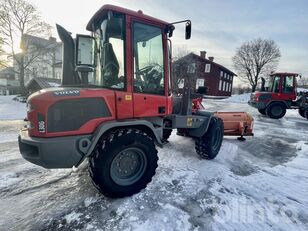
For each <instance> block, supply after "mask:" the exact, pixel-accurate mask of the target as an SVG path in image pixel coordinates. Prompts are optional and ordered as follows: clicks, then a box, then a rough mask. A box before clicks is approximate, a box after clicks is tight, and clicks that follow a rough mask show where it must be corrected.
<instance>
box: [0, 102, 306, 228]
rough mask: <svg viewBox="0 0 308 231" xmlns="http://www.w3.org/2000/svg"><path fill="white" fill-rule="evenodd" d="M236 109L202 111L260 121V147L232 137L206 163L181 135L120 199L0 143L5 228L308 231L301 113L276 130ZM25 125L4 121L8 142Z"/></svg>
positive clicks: (212, 106) (253, 140) (83, 175)
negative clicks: (141, 183) (148, 177)
mask: <svg viewBox="0 0 308 231" xmlns="http://www.w3.org/2000/svg"><path fill="white" fill-rule="evenodd" d="M239 97H240V96H239ZM242 97H243V98H244V96H242ZM246 97H247V96H246ZM236 102H237V103H233V102H229V101H227V102H226V101H223V100H205V101H204V104H205V105H206V108H207V110H210V111H217V110H218V111H248V112H249V113H250V114H251V115H253V117H254V119H255V123H254V124H255V130H254V133H255V136H254V137H249V138H247V140H246V141H245V142H239V141H238V140H236V139H235V138H233V137H225V139H224V142H223V145H222V148H221V150H220V152H219V154H218V156H217V157H216V158H215V159H214V160H212V161H206V160H202V159H200V158H199V157H198V156H197V155H196V154H195V151H194V142H193V141H192V140H191V139H188V138H184V137H179V136H177V135H176V134H175V132H174V133H173V134H172V135H171V137H170V142H169V143H168V144H167V145H166V146H165V147H164V148H163V149H161V148H158V151H159V163H158V164H159V166H158V168H157V171H156V175H155V176H154V177H153V180H152V182H151V183H150V184H149V185H148V187H147V188H146V189H144V190H142V191H141V192H140V193H138V194H136V195H134V196H132V197H128V198H123V199H109V198H106V197H104V196H102V195H100V194H99V193H98V192H97V190H96V189H95V188H94V187H93V186H92V184H91V181H90V178H89V176H88V173H87V165H86V164H84V165H82V166H81V167H80V168H79V170H78V171H72V170H71V169H56V170H48V169H43V168H41V167H38V166H35V165H33V164H31V163H29V162H27V161H25V160H23V159H22V158H21V157H20V154H19V151H18V145H17V142H16V140H13V136H12V137H11V138H7V140H6V141H3V142H2V143H0V209H1V211H2V212H1V213H0V227H5V230H219V231H220V230H245V231H246V230H307V229H308V197H307V192H308V139H307V137H308V121H307V120H305V119H303V118H301V117H300V116H299V115H298V114H297V111H295V110H294V111H290V110H289V111H288V112H287V115H286V116H285V117H284V118H282V119H280V120H272V119H269V118H267V117H265V116H263V115H260V114H258V112H257V110H256V109H254V108H251V107H249V106H248V105H247V104H244V103H238V102H239V101H236ZM246 102H247V101H246ZM23 123H24V122H23V121H17V120H12V121H8V120H5V121H3V120H2V121H1V120H0V135H1V137H5V136H6V134H8V137H10V135H13V134H15V135H16V136H17V133H18V127H21V126H22V125H23ZM0 230H1V228H0Z"/></svg>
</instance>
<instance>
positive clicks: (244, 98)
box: [221, 93, 251, 103]
mask: <svg viewBox="0 0 308 231" xmlns="http://www.w3.org/2000/svg"><path fill="white" fill-rule="evenodd" d="M250 94H251V93H245V94H240V95H232V96H230V97H228V98H226V99H222V100H221V101H222V102H232V103H247V102H248V100H249V99H250Z"/></svg>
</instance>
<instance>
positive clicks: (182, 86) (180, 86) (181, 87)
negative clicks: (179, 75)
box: [178, 79, 185, 89]
mask: <svg viewBox="0 0 308 231" xmlns="http://www.w3.org/2000/svg"><path fill="white" fill-rule="evenodd" d="M184 81H185V80H184V79H179V82H178V88H179V89H183V88H184Z"/></svg>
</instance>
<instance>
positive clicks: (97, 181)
mask: <svg viewBox="0 0 308 231" xmlns="http://www.w3.org/2000/svg"><path fill="white" fill-rule="evenodd" d="M157 161H158V156H157V150H156V148H155V145H154V142H153V140H152V139H151V138H150V137H148V136H147V135H146V134H145V133H143V132H142V131H139V130H118V131H115V132H113V133H110V134H109V135H107V136H106V137H104V138H103V139H102V140H101V141H100V143H99V144H98V145H97V146H96V149H95V151H94V153H93V155H92V157H91V159H90V165H89V172H90V176H91V178H92V181H93V183H94V185H95V186H96V187H97V188H98V189H99V191H100V192H101V193H103V194H104V195H105V196H108V197H112V198H118V197H125V196H131V195H133V194H135V193H138V192H139V191H140V190H141V189H144V188H145V187H146V185H147V184H148V183H149V182H150V181H151V180H152V177H153V175H154V174H155V170H156V168H157Z"/></svg>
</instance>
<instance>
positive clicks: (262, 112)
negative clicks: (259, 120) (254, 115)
mask: <svg viewBox="0 0 308 231" xmlns="http://www.w3.org/2000/svg"><path fill="white" fill-rule="evenodd" d="M258 111H259V112H260V114H262V115H266V113H265V108H264V109H258Z"/></svg>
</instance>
